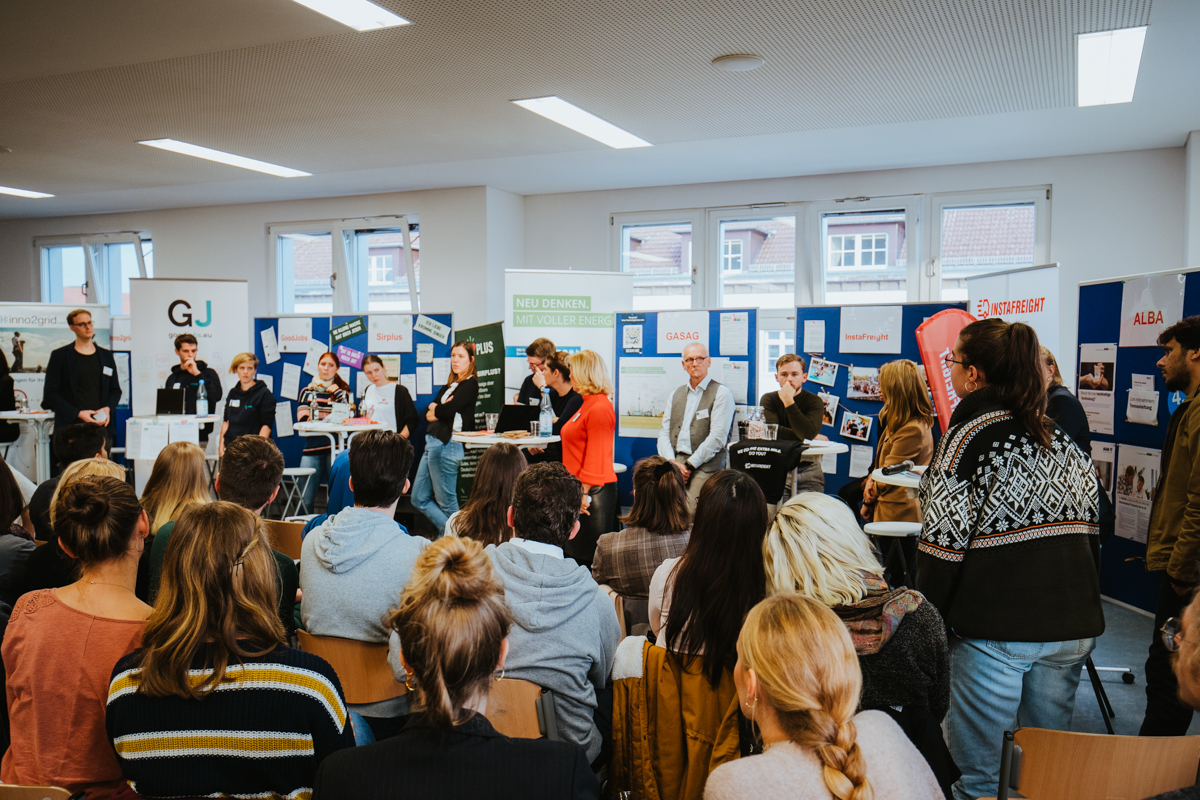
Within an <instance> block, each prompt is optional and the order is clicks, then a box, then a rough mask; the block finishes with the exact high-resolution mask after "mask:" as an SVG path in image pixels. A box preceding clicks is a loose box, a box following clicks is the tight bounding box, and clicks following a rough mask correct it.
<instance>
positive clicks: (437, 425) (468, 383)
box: [425, 378, 479, 444]
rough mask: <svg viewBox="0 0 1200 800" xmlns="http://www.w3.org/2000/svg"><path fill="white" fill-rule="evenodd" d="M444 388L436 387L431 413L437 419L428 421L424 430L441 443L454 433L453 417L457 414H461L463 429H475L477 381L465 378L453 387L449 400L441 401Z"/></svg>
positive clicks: (448, 439) (444, 392) (444, 393)
mask: <svg viewBox="0 0 1200 800" xmlns="http://www.w3.org/2000/svg"><path fill="white" fill-rule="evenodd" d="M446 389H447V387H446V386H443V387H442V388H440V389H438V393H437V396H436V397H434V398H433V402H434V403H435V404H436V406H437V407H436V408H434V409H433V415H434V416H435V417H437V419H436V420H435V421H433V422H431V423H429V427H428V428H427V429H426V431H425V432H426V433H428V434H429V435H430V436H436V437H437V438H438V439H440V440H441V441H442V443H443V444H444V443H446V442H448V441H450V437H451V436H452V435H453V434H454V418H455V416H457V415H461V416H462V429H463V430H464V431H473V430H475V401H476V400H478V399H479V381H478V380H477V379H475V378H467V379H466V380H465V381H463V382H461V383H459V384H458V385H457V386H455V387H454V391H453V392H451V393H450V400H449V401H443V400H442V397H444V396H445V395H446ZM426 408H429V406H426Z"/></svg>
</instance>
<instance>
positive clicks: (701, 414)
mask: <svg viewBox="0 0 1200 800" xmlns="http://www.w3.org/2000/svg"><path fill="white" fill-rule="evenodd" d="M696 419H708V409H707V408H702V409H700V410H699V411H697V412H696Z"/></svg>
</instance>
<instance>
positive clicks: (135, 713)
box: [107, 501, 354, 798]
mask: <svg viewBox="0 0 1200 800" xmlns="http://www.w3.org/2000/svg"><path fill="white" fill-rule="evenodd" d="M278 591H279V587H278V585H277V584H276V580H275V564H274V559H272V558H271V554H270V548H268V547H267V539H266V535H265V533H264V532H263V530H262V523H261V522H260V521H259V519H258V518H257V517H255V516H254V514H252V513H250V512H249V511H247V510H246V509H244V508H242V507H241V506H237V505H234V504H233V503H226V502H220V501H217V502H214V503H205V504H202V505H192V506H189V507H188V508H187V509H186V510H184V512H183V513H182V514H181V515H180V517H179V519H178V521H177V522H176V524H175V529H174V531H173V532H172V534H171V542H170V544H169V545H168V547H167V555H166V560H165V561H164V562H163V574H162V588H161V590H160V591H159V595H158V599H157V601H156V602H155V605H154V611H153V613H152V614H151V615H150V619H149V620H148V621H147V622H146V630H145V633H144V634H143V636H142V644H141V647H140V648H139V649H138V650H137V651H135V652H133V653H131V654H129V655H128V656H126V657H125V658H122V659H121V660H120V661H119V662H117V665H116V668H115V669H112V670H110V679H111V680H110V683H109V685H108V688H107V698H108V713H107V731H108V738H109V740H110V742H111V749H110V750H109V752H110V754H111V753H112V752H113V751H115V753H116V758H117V760H118V761H119V763H120V766H121V772H122V774H123V775H124V776H125V778H126V779H127V780H128V781H129V783H130V788H131V789H132V790H133V791H136V792H137V795H133V794H132V792H128V791H127V794H129V796H131V797H136V796H138V795H141V796H145V797H264V798H265V797H293V798H294V797H307V796H309V794H310V793H311V791H312V789H311V787H312V785H313V778H314V776H315V775H316V772H317V767H318V766H319V765H320V763H321V761H322V760H323V759H324V758H325V757H326V756H328V755H329V754H330V753H333V752H334V751H336V750H340V749H341V748H343V747H350V746H351V745H352V744H353V743H354V735H353V732H352V731H351V729H350V725H349V724H348V714H347V712H346V705H345V699H344V696H343V695H342V687H341V685H340V684H339V683H338V678H337V675H336V674H335V673H334V671H333V668H332V667H330V666H329V664H327V663H326V662H325V661H324V660H322V659H320V658H318V657H317V656H314V655H312V654H309V653H303V652H301V651H299V650H293V649H292V648H290V647H287V646H286V645H285V639H284V632H283V626H282V625H281V624H280V622H279V618H278V617H277V616H276V615H275V596H276V593H277V592H278Z"/></svg>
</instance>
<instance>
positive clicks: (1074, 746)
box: [1013, 728, 1200, 800]
mask: <svg viewBox="0 0 1200 800" xmlns="http://www.w3.org/2000/svg"><path fill="white" fill-rule="evenodd" d="M1013 740H1014V742H1015V743H1016V745H1017V746H1018V747H1020V748H1021V768H1020V775H1019V778H1018V780H1017V781H1016V783H1017V786H1018V791H1020V793H1021V794H1023V795H1024V796H1025V797H1027V798H1030V799H1031V800H1094V799H1095V798H1098V797H1100V798H1112V800H1118V799H1119V798H1125V799H1126V800H1135V798H1144V797H1153V796H1154V795H1158V794H1162V793H1163V792H1169V791H1173V790H1175V789H1182V788H1184V787H1185V786H1193V785H1195V783H1196V768H1197V766H1198V765H1200V736H1161V737H1159V736H1107V735H1104V734H1097V733H1070V732H1068V731H1052V730H1046V729H1045V728H1021V729H1020V730H1018V731H1017V732H1016V733H1015V734H1014V735H1013Z"/></svg>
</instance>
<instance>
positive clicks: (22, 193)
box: [0, 186, 54, 199]
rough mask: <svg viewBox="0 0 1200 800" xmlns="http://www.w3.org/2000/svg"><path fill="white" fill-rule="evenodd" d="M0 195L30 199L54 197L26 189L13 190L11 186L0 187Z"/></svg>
mask: <svg viewBox="0 0 1200 800" xmlns="http://www.w3.org/2000/svg"><path fill="white" fill-rule="evenodd" d="M0 194H11V195H12V196H13V197H32V198H34V199H39V198H42V197H54V195H52V194H46V193H45V192H31V191H29V190H28V189H14V188H12V187H11V186H0Z"/></svg>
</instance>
